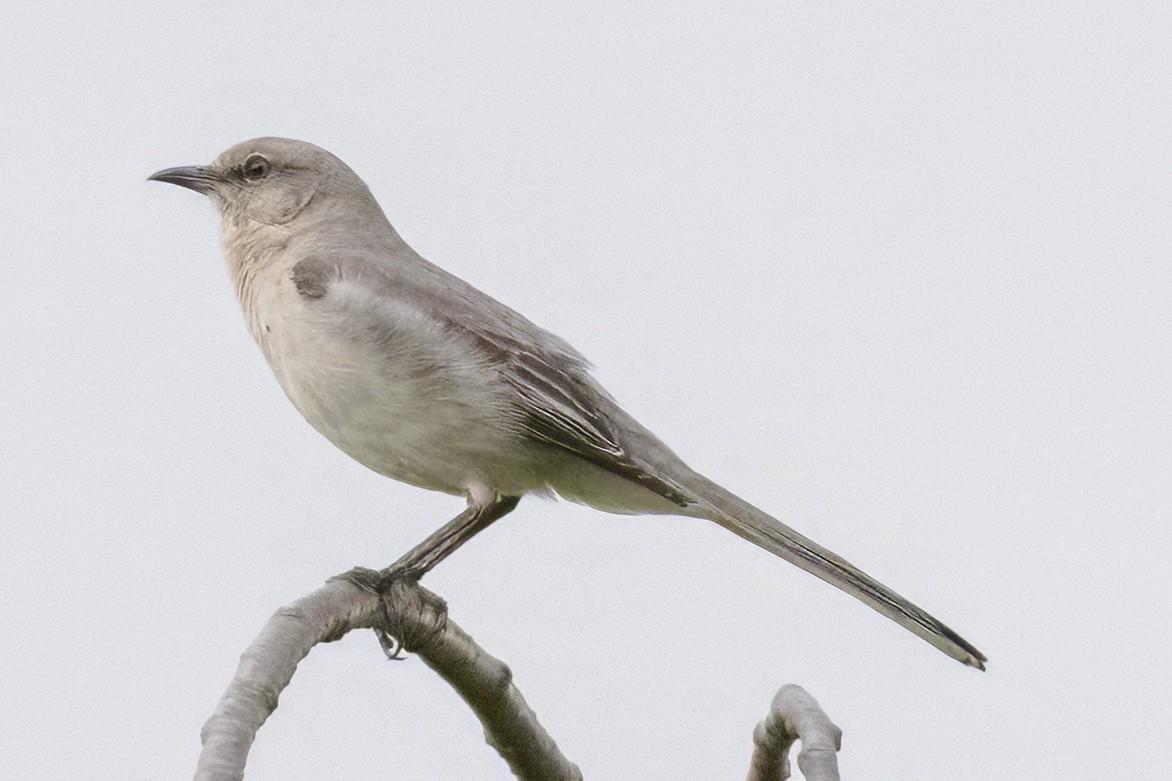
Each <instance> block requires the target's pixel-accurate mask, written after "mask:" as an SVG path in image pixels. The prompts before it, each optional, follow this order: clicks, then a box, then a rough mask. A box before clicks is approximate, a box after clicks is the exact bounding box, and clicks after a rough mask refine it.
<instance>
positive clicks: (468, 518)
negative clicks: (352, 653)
mask: <svg viewBox="0 0 1172 781" xmlns="http://www.w3.org/2000/svg"><path fill="white" fill-rule="evenodd" d="M520 500H521V497H519V496H495V495H494V496H493V497H492V498H491V500H489V501H488V502H474V503H472V504H469V505H468V507H467V509H465V510H464V512H462V513H460V514H459V515H457V516H456V517H455V518H453V519H452V520H450V521H448V522H447V523H446V524H444V525H443V526H441V527H440V528H439V529H438V530H437V531H435V532H434V533H432V534H431V535H429V536H428V537H427V539H425V540H424V541H423V542H421V543H419V544H418V545H416V546H415V547H414V548H412V549H411V550H409V551H408V552H407V553H406V554H404V555H403V556H401V557H400V558H399V560H398V561H396V562H395V563H394V564H392V565H391V566H389V567H387V568H386V569H384V570H382V571H376V570H370V569H365V568H363V567H355V568H354V569H352V570H350V572H347V573H346V574H345V575H340V576H339V577H342V578H345V579H346V580H349V581H350V582H352V583H354V584H355V585H357V586H359V587H361V588H364V589H368V590H370V591H374V592H376V593H378V594H381V595H382V597H383V600H384V609H385V610H386V618H387V622H386V628H382V627H375V629H374V631H375V634H376V635H377V636H378V641H379V644H380V645H381V646H382V648H383V652H384V653H385V654H386V655H387V657H388V658H390V659H398V658H401V657H400V653H401V651H402V650H403V638H402V637H401V635H402V631H401V627H400V622H399V621H398V619H397V616H396V615H395V614H394V611H392V610H391V609H390V606H389V605H387V604H386V599H387V597H388V596H389V594H390V592H391V590H392V586H394V585H395V583H396V582H398V583H400V584H401V583H402V581H403V580H404V579H407V580H409V581H410V582H411V583H418V581H419V579H420V578H422V577H423V576H424V575H426V574H427V573H428V572H430V571H431V569H432V567H434V566H435V565H437V564H439V563H440V562H441V561H443V560H444V559H446V558H447V557H448V556H450V555H451V554H452V553H453V552H454V551H455V550H456V549H457V548H459V547H460V546H461V545H463V544H464V543H465V542H467V541H468V540H470V539H472V537H474V536H475V535H476V534H477V533H478V532H480V531H483V530H484V529H486V528H488V526H489V524H491V523H492V522H493V521H495V520H497V519H498V518H503V517H504V516H505V515H507V514H508V513H509V512H510V511H511V510H512V509H513V508H514V507H516V506H517V502H519V501H520ZM415 590H416V591H420V593H421V594H424V595H427V596H430V597H432V598H434V599H436V600H439V598H438V597H435V596H434V595H433V594H431V593H430V592H426V591H421V590H420V589H418V588H416V589H415ZM433 607H435V608H437V609H438V610H439V611H440V613H441V614H442V613H443V611H444V610H445V609H446V606H445V605H444V604H443V600H439V604H438V605H433Z"/></svg>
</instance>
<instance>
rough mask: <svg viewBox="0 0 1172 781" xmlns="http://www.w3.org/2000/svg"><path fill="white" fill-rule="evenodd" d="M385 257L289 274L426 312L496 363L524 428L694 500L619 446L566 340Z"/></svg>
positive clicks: (438, 273) (425, 265)
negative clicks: (353, 286) (354, 286)
mask: <svg viewBox="0 0 1172 781" xmlns="http://www.w3.org/2000/svg"><path fill="white" fill-rule="evenodd" d="M392 260H393V261H394V262H387V259H386V258H381V257H378V258H375V257H364V256H361V255H357V256H348V257H346V258H345V259H344V260H341V261H340V260H339V259H336V258H324V257H322V256H319V255H313V256H309V257H306V258H304V259H302V260H301V261H299V262H298V263H297V264H296V265H295V266H294V267H293V271H292V279H293V282H294V284H295V285H296V286H297V289H298V291H299V292H300V293H301V295H302V296H305V297H321V296H323V295H324V294H325V292H326V291H327V290H328V289H329V287H330V286H331V285H332V284H333V283H334V282H335V281H337V280H338V279H341V278H346V279H347V280H348V281H350V282H352V283H353V282H356V283H358V284H360V285H362V286H363V287H364V288H367V289H369V290H370V291H371V292H373V293H375V294H376V295H377V297H378V299H381V300H383V301H386V300H394V301H397V302H399V303H401V304H402V305H403V306H405V307H409V308H410V309H412V310H414V311H417V312H420V313H424V314H426V316H427V317H428V318H429V319H430V320H431V321H433V322H435V323H438V324H440V325H442V329H443V331H444V332H447V333H449V334H451V335H453V336H456V335H459V336H460V337H461V338H462V339H463V340H464V341H466V342H468V343H470V344H472V345H473V346H474V347H475V348H476V349H477V350H478V351H479V352H480V353H481V354H482V357H483V359H484V360H485V361H486V362H487V363H489V364H491V365H493V366H495V367H496V368H497V369H498V370H499V376H500V377H502V378H503V379H504V380H505V381H506V382H508V383H509V385H510V386H511V389H512V390H513V391H515V397H516V406H517V410H518V412H519V415H518V420H519V425H520V427H521V430H522V433H523V434H524V435H525V436H528V437H530V438H532V439H534V440H536V441H539V442H544V443H547V444H550V445H553V446H555V447H559V448H562V449H564V450H567V451H569V452H571V453H573V454H575V455H577V456H579V457H580V458H583V459H585V460H586V461H589V462H590V463H592V464H595V465H596V466H599V467H602V468H603V469H605V470H607V471H609V472H612V473H614V474H616V475H618V476H620V477H622V478H624V479H627V480H630V481H632V482H635V483H637V484H639V485H641V486H643V487H644V488H646V489H648V490H649V491H652V492H654V493H656V494H659V495H660V496H663V497H664V498H666V499H668V500H670V501H671V502H674V503H675V504H677V505H679V506H681V507H683V506H687V505H689V504H692V503H693V499H692V498H691V496H690V495H689V494H688V493H687V492H686V491H685V490H684V489H683V488H682V487H681V486H679V485H678V484H676V483H675V482H674V481H671V480H669V479H667V478H665V477H661V476H657V475H656V474H654V472H653V470H651V469H649V468H648V466H647V465H646V464H644V463H642V462H641V460H640V459H638V458H637V457H636V456H634V455H632V454H631V453H630V452H628V450H627V449H626V448H624V447H623V444H622V438H621V436H620V434H619V433H618V432H616V429H615V426H614V425H613V423H612V421H611V420H610V419H609V418H608V415H607V412H608V411H611V410H617V409H618V405H617V404H616V403H615V402H614V400H613V399H611V398H610V396H609V394H607V392H606V391H605V390H604V389H603V388H602V387H601V386H600V385H599V384H598V383H597V382H596V381H595V380H594V379H593V378H592V377H591V376H590V373H589V371H590V365H589V363H588V362H587V361H586V359H585V358H584V357H582V355H581V354H580V353H578V352H577V351H576V350H575V349H574V348H573V347H571V346H570V345H569V344H567V343H566V342H565V341H563V340H562V339H560V338H559V337H557V336H555V335H553V334H551V333H549V332H548V331H546V330H545V329H543V328H540V327H539V326H537V325H535V324H533V323H532V322H530V321H529V320H527V319H526V318H525V317H523V316H522V315H520V314H518V313H517V312H515V311H513V310H512V309H510V308H508V307H507V306H505V305H504V304H502V303H500V302H499V301H497V300H496V299H494V298H492V297H490V296H488V295H487V294H485V293H482V292H481V291H479V290H477V289H476V288H474V287H472V286H471V285H469V284H468V283H466V282H464V281H463V280H461V279H459V278H458V277H455V276H453V275H451V274H449V273H447V272H446V271H444V270H443V269H440V268H439V267H438V266H435V265H433V264H431V263H429V262H428V261H426V260H424V259H423V258H420V257H418V256H417V255H414V254H412V256H410V257H396V258H393V259H392ZM378 299H376V300H378ZM636 425H637V424H636ZM648 436H650V435H648Z"/></svg>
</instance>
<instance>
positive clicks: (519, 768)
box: [195, 576, 582, 781]
mask: <svg viewBox="0 0 1172 781" xmlns="http://www.w3.org/2000/svg"><path fill="white" fill-rule="evenodd" d="M365 628H375V629H377V630H380V631H383V632H389V633H391V634H393V635H394V636H395V637H397V638H398V639H399V640H400V642H401V643H402V644H403V647H404V648H406V649H408V650H412V651H414V652H416V653H418V654H419V656H420V658H421V659H422V660H423V661H424V663H426V664H427V665H428V666H429V667H431V668H432V669H434V670H436V672H438V673H439V674H440V675H441V676H442V677H443V678H444V679H445V680H447V681H448V682H449V683H450V684H451V685H452V686H453V687H454V688H455V689H456V691H457V692H458V693H459V694H460V696H461V697H463V698H464V700H465V701H466V702H468V703H469V705H470V706H471V707H472V709H473V711H475V712H476V715H477V717H478V718H480V720H481V723H482V724H484V726H485V736H486V739H487V740H488V742H489V744H490V745H491V746H493V748H495V749H496V750H497V751H498V752H499V753H500V754H501V756H502V757H504V759H505V761H506V762H508V763H509V766H510V768H512V770H513V773H514V775H516V776H517V777H518V778H520V779H523V780H528V779H558V780H561V779H565V780H566V781H574V780H577V779H581V777H582V775H581V773H580V772H579V770H578V768H577V767H576V766H575V765H574V764H573V763H571V762H570V761H569V760H567V759H566V758H565V757H564V756H562V754H561V753H560V752H559V751H558V749H557V746H556V745H555V744H554V741H553V739H552V738H550V737H549V735H548V734H547V733H546V732H545V730H544V729H542V727H541V725H540V724H539V723H538V722H537V718H536V716H535V715H534V713H533V711H532V710H531V709H530V708H529V707H528V705H526V704H525V700H524V698H522V697H521V694H520V693H519V692H518V691H517V689H516V687H514V686H513V684H512V675H511V673H510V672H509V669H508V668H507V667H506V666H505V665H504V664H503V663H501V662H500V661H499V660H497V659H494V658H493V657H492V656H490V655H488V654H487V653H485V651H484V650H483V649H481V648H480V647H479V646H477V645H476V644H475V643H474V642H473V641H472V639H471V638H470V637H468V635H467V634H465V633H464V632H463V630H461V629H460V628H459V627H458V626H456V624H455V623H453V622H451V621H448V620H447V611H446V608H445V605H444V602H443V600H441V599H440V598H439V597H437V596H435V595H434V594H432V593H431V592H429V591H427V590H426V589H424V588H422V587H420V586H419V585H418V583H417V582H415V581H413V580H411V579H406V578H404V579H398V580H395V581H392V583H391V585H390V587H389V588H387V589H385V590H384V591H383V594H382V595H381V596H380V595H379V593H377V592H376V591H374V590H372V589H370V588H368V587H365V585H364V582H363V579H362V578H361V577H348V576H341V577H339V578H335V579H333V580H331V581H329V582H328V583H326V584H325V585H324V586H323V587H322V588H320V589H318V590H317V591H315V592H313V593H312V594H310V595H308V596H306V597H303V598H301V599H299V600H297V601H296V602H294V603H293V604H291V605H289V606H288V607H284V608H281V609H280V610H278V611H277V612H276V613H274V614H273V616H272V618H270V619H269V621H268V623H266V624H265V627H264V629H263V630H261V633H260V635H258V636H257V638H256V639H255V640H254V641H253V642H252V644H251V645H250V646H249V647H248V650H246V651H245V652H244V654H243V655H242V656H241V658H240V665H239V667H237V670H236V676H235V677H234V678H233V680H232V683H231V684H230V685H229V686H228V689H227V691H225V692H224V695H223V697H221V698H220V702H219V704H218V705H217V706H216V710H215V713H214V714H212V717H211V718H210V719H208V722H207V724H205V725H204V728H203V734H202V736H203V752H202V753H201V755H200V758H199V766H198V767H197V769H196V773H195V779H196V781H240V780H241V779H243V778H244V764H245V762H246V761H247V759H248V750H249V748H250V747H251V746H252V741H253V740H254V738H255V737H256V733H257V730H259V729H260V727H261V725H262V724H264V722H265V719H267V718H268V716H269V714H271V713H272V712H273V711H274V710H275V709H276V707H277V699H278V697H279V696H280V693H281V691H282V690H284V688H285V687H286V686H287V685H288V684H289V681H290V680H292V678H293V673H294V672H295V671H296V669H297V664H298V663H299V662H300V661H301V660H302V659H304V658H305V657H306V655H308V654H309V652H310V650H312V649H313V647H314V646H315V645H317V644H318V643H323V642H330V641H332V640H337V639H338V638H340V637H342V636H343V635H344V634H346V632H348V631H350V630H351V629H365Z"/></svg>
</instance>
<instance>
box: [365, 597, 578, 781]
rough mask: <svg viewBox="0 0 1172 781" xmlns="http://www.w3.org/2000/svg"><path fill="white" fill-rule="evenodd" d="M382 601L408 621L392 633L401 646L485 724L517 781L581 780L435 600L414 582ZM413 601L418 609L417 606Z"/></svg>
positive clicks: (499, 671)
mask: <svg viewBox="0 0 1172 781" xmlns="http://www.w3.org/2000/svg"><path fill="white" fill-rule="evenodd" d="M386 598H387V599H388V600H389V604H392V605H394V606H395V608H396V610H395V613H396V615H398V616H399V617H400V618H401V619H404V618H405V619H407V620H408V621H409V622H410V623H408V622H407V621H404V626H403V628H402V630H401V631H400V632H397V633H396V634H397V636H398V637H400V638H401V639H402V642H403V647H404V648H405V649H406V650H408V651H411V652H413V653H416V654H418V655H419V658H420V659H422V660H423V662H424V663H425V664H426V665H427V666H428V667H430V668H431V669H433V670H435V671H436V672H437V673H439V674H440V677H442V678H443V679H444V680H445V681H447V682H448V683H450V684H451V685H452V688H454V689H455V690H456V691H457V692H458V693H459V694H460V696H461V697H463V698H464V701H465V702H467V703H468V705H469V707H471V708H472V711H473V712H474V713H475V714H476V717H477V718H478V719H480V723H481V724H483V725H484V737H485V740H487V741H488V744H489V745H490V746H492V747H493V748H495V749H496V750H497V752H498V753H499V754H500V755H501V756H502V757H504V759H505V761H506V762H508V763H509V768H510V769H511V770H512V771H513V775H515V776H516V777H517V778H518V779H521V781H581V779H582V772H581V771H580V770H578V767H577V766H576V765H575V764H574V763H572V762H570V761H569V760H568V759H566V758H565V757H564V756H563V755H562V753H561V752H560V751H559V750H558V747H557V745H556V744H555V743H554V741H553V738H551V737H550V736H549V734H548V733H547V732H546V731H545V730H544V729H543V728H542V726H541V725H540V724H539V723H538V722H537V715H536V714H535V713H534V712H533V710H532V709H531V708H530V707H529V706H528V704H526V702H525V699H524V698H523V697H522V696H521V692H519V691H518V690H517V687H515V686H514V685H513V673H512V671H510V670H509V668H508V666H507V665H505V664H504V663H503V662H501V661H500V660H499V659H495V658H493V657H492V656H490V655H489V654H488V653H486V652H485V650H484V649H483V648H481V647H480V646H478V645H477V644H476V642H475V641H474V640H473V639H472V638H471V637H469V636H468V635H467V634H466V633H465V632H464V630H462V629H460V628H459V627H458V626H456V625H455V624H454V623H452V622H451V621H446V622H445V621H444V619H445V617H446V615H447V614H446V611H445V610H444V609H443V603H442V601H441V600H439V598H438V597H436V596H435V595H434V594H432V593H431V592H429V591H427V590H426V589H423V588H420V587H419V586H418V585H416V584H414V583H413V582H412V581H409V580H396V581H394V582H393V583H392V585H391V588H390V589H389V591H388V593H387V597H386ZM415 600H422V605H421V606H420V607H416V603H415ZM437 603H438V607H439V609H438V610H437V608H436V604H437ZM408 606H410V608H411V609H408ZM437 624H439V625H438V626H437Z"/></svg>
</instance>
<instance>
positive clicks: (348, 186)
mask: <svg viewBox="0 0 1172 781" xmlns="http://www.w3.org/2000/svg"><path fill="white" fill-rule="evenodd" d="M149 178H150V179H152V180H154V181H158V182H169V183H170V184H177V185H179V186H181V187H186V188H188V189H190V190H195V191H196V192H198V193H203V194H204V195H206V196H208V198H209V199H211V201H212V203H214V204H215V205H216V207H217V208H218V209H219V210H220V214H221V215H222V217H223V218H224V220H225V222H226V223H228V222H231V223H237V224H238V225H240V226H242V225H243V224H248V223H251V224H253V225H287V224H289V223H292V222H293V221H295V220H297V219H298V218H299V217H301V216H303V215H304V213H305V212H306V211H307V207H309V206H310V204H312V203H315V202H325V203H323V205H327V206H328V202H329V201H332V200H340V198H342V197H346V202H347V204H348V205H349V206H350V208H353V207H354V206H355V205H357V204H356V201H357V202H358V203H361V202H373V199H372V198H371V196H370V192H369V190H367V188H366V185H365V184H364V183H363V182H362V180H361V179H359V178H358V175H357V174H355V173H354V171H352V170H351V169H350V167H349V166H348V165H346V164H345V163H343V162H342V161H341V160H339V159H338V158H337V157H335V156H334V155H332V154H330V153H329V152H327V151H326V150H324V149H322V148H321V147H318V146H314V145H313V144H309V143H306V142H304V141H294V140H292V139H288V138H271V137H270V138H254V139H252V140H251V141H245V142H243V143H240V144H237V145H236V146H234V147H232V148H231V149H229V150H227V151H226V152H224V153H223V154H221V155H220V156H219V157H217V158H216V159H215V161H214V162H213V163H212V164H211V165H194V166H182V167H179V168H167V169H165V170H162V171H158V172H156V173H153V174H151V175H150V177H149Z"/></svg>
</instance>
